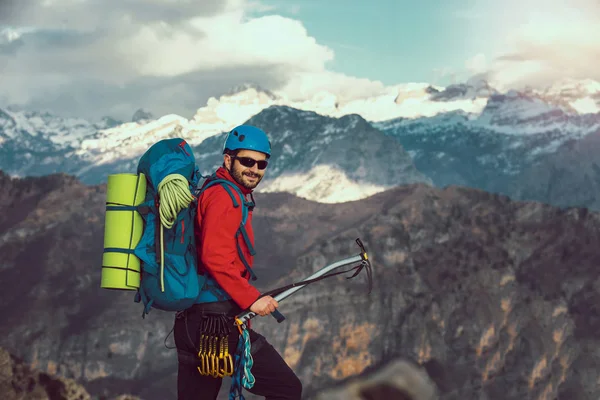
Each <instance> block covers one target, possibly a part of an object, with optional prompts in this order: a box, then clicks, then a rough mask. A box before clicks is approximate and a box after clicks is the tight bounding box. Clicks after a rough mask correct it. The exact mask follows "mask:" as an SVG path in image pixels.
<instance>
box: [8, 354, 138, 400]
mask: <svg viewBox="0 0 600 400" xmlns="http://www.w3.org/2000/svg"><path fill="white" fill-rule="evenodd" d="M0 393H1V394H2V399H3V400H22V399H27V400H91V399H92V397H91V396H90V394H89V393H88V392H87V391H86V390H85V388H84V387H82V386H81V385H79V384H78V383H77V382H75V381H74V380H73V379H69V378H62V377H59V376H52V375H49V374H48V373H45V372H41V371H37V370H34V369H32V368H30V367H29V365H27V364H26V363H24V362H23V360H20V359H18V358H16V357H15V356H13V355H11V354H10V353H8V352H7V351H6V350H5V349H3V348H1V347H0ZM106 399H107V398H106V397H101V398H100V399H99V400H106ZM112 400H140V399H139V398H138V397H136V396H131V395H120V396H117V397H113V398H112Z"/></svg>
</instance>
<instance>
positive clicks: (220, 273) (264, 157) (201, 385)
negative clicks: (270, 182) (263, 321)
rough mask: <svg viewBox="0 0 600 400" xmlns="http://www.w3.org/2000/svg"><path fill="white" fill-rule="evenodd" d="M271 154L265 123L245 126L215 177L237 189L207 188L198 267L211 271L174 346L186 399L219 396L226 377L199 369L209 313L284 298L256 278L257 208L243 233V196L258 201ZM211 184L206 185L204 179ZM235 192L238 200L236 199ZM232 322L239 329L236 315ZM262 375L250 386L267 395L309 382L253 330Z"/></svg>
mask: <svg viewBox="0 0 600 400" xmlns="http://www.w3.org/2000/svg"><path fill="white" fill-rule="evenodd" d="M270 156H271V144H270V142H269V139H268V138H267V135H266V134H265V133H264V132H263V131H262V130H260V129H258V128H256V127H253V126H249V125H241V126H238V127H236V128H234V129H233V130H232V131H231V132H230V133H229V134H228V136H227V139H226V141H225V144H224V146H223V165H222V166H221V167H220V168H218V169H217V171H216V177H217V178H220V179H225V180H227V181H229V182H231V183H232V184H234V185H235V186H236V187H237V188H238V189H239V190H240V192H241V193H242V194H243V196H244V197H245V199H240V198H239V195H238V194H237V191H235V190H230V192H228V191H227V188H226V185H224V184H215V185H213V186H211V187H208V188H207V189H205V190H204V191H203V192H202V194H201V195H200V197H199V199H198V211H197V221H196V222H197V226H196V227H195V235H196V242H197V249H198V263H199V272H200V273H201V274H203V275H205V276H206V277H207V284H206V285H205V288H206V289H205V290H203V293H202V294H201V295H200V297H199V299H198V300H197V304H195V305H194V306H192V307H191V308H190V309H188V310H186V311H184V312H182V313H179V314H178V316H177V318H176V321H175V344H176V346H177V349H178V354H179V367H178V377H177V392H178V399H179V400H188V399H189V400H192V399H193V400H200V399H211V400H212V399H216V398H217V395H218V393H219V390H220V388H221V384H222V379H221V378H219V377H216V378H215V377H212V376H204V375H201V374H200V373H199V370H198V368H197V358H196V360H194V358H193V357H192V358H190V355H192V356H194V357H195V356H196V355H197V354H198V352H199V346H200V345H199V342H200V337H201V335H202V333H201V332H200V330H201V329H202V323H203V322H202V321H203V318H206V315H214V313H217V314H219V313H220V314H222V315H223V314H224V315H227V316H228V317H233V316H235V315H237V314H239V313H240V312H241V311H243V310H247V309H250V310H251V311H253V312H255V313H256V314H258V315H260V316H265V315H269V314H271V313H272V312H274V311H275V310H276V309H277V307H278V303H277V301H276V300H275V299H273V298H272V297H271V296H264V297H261V294H260V292H259V291H258V290H257V289H256V288H255V287H254V286H252V285H251V284H250V282H249V279H250V277H251V276H252V274H253V272H252V270H251V266H252V261H253V256H252V252H251V251H250V248H249V245H250V246H252V247H253V246H254V232H253V230H252V208H250V209H249V212H248V216H247V220H246V223H245V225H244V226H245V229H246V233H247V235H246V236H247V239H248V240H249V242H250V243H249V244H248V243H246V241H245V239H244V235H242V234H238V228H239V227H240V223H241V221H242V207H241V206H240V205H241V204H242V201H244V200H246V201H249V199H248V197H250V198H251V199H252V200H253V198H252V191H253V189H254V188H256V186H257V185H258V184H259V183H260V181H261V180H262V178H263V177H264V174H265V170H266V168H267V165H268V160H269V158H270ZM205 185H206V183H205ZM231 193H233V196H235V198H236V201H237V203H238V206H237V207H235V206H234V204H233V201H232V198H231ZM229 321H230V322H231V323H229V324H228V325H229V326H230V327H233V324H232V322H233V320H232V319H231V320H229ZM249 333H250V340H251V349H252V358H253V366H252V369H251V373H252V375H253V376H254V378H255V383H254V386H253V388H252V389H249V390H248V391H249V392H251V393H254V394H257V395H260V396H265V398H266V399H268V400H275V399H278V400H279V399H281V400H283V399H294V400H299V399H300V398H301V394H302V384H301V382H300V380H299V379H298V377H297V376H296V375H295V374H294V372H293V371H292V370H291V368H290V367H289V366H288V365H287V364H286V362H285V361H284V360H283V358H282V357H281V356H280V355H279V353H278V352H277V351H276V350H275V349H274V348H273V346H271V344H269V343H268V342H267V341H266V339H265V338H264V337H263V336H262V335H259V334H258V333H256V332H255V331H254V330H252V329H249ZM228 338H229V340H228V345H229V349H232V351H231V352H232V353H233V351H234V350H235V349H236V347H237V343H238V338H239V332H238V331H237V329H235V328H233V329H232V330H231V331H230V333H229V335H228Z"/></svg>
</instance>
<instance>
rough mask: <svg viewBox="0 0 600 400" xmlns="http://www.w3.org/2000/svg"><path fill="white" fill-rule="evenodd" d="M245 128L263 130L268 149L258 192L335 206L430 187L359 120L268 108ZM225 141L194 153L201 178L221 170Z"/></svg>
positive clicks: (394, 144) (395, 146)
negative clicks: (387, 192) (392, 190)
mask: <svg viewBox="0 0 600 400" xmlns="http://www.w3.org/2000/svg"><path fill="white" fill-rule="evenodd" d="M248 123H249V124H252V125H256V126H260V127H262V128H263V129H265V131H266V132H268V133H269V135H270V139H271V144H272V148H273V150H272V151H273V155H274V156H273V158H272V161H271V164H270V166H269V169H268V173H267V175H266V176H265V179H264V181H263V183H261V187H260V190H259V192H260V191H262V192H282V191H283V192H291V193H294V194H296V195H298V196H300V197H304V198H306V199H309V200H316V201H320V202H323V203H335V202H343V201H351V200H358V199H362V198H365V197H368V196H370V195H373V194H375V193H378V192H381V191H384V190H386V189H388V188H390V187H393V186H398V185H401V184H409V183H416V182H423V183H427V184H431V180H430V179H429V178H427V177H426V176H424V175H423V174H421V173H420V172H419V171H417V170H416V169H415V167H414V165H413V163H412V160H411V159H410V156H409V155H408V154H407V153H406V152H405V151H404V149H403V148H402V146H401V145H400V143H399V142H398V141H397V140H395V139H393V138H391V137H388V136H386V135H384V134H383V133H381V132H380V131H378V130H376V129H375V128H373V127H372V126H371V125H370V124H369V123H368V122H367V121H366V120H365V119H364V118H362V117H360V116H358V115H347V116H344V117H342V118H332V117H325V116H321V115H319V114H317V113H315V112H312V111H301V110H297V109H293V108H290V107H285V106H273V107H270V108H268V109H266V110H264V111H262V112H260V113H259V114H258V115H256V116H254V117H252V118H251V119H250V120H249V121H248ZM225 135H226V134H221V135H216V136H212V137H210V138H208V139H206V140H204V141H203V142H202V143H201V144H200V145H199V146H196V147H195V148H194V152H195V154H197V155H198V156H199V160H198V164H199V165H200V166H201V168H202V169H203V171H202V172H203V174H208V173H210V172H211V171H214V169H215V168H216V167H218V166H219V165H220V164H222V160H223V156H222V153H221V151H222V148H223V141H224V140H225Z"/></svg>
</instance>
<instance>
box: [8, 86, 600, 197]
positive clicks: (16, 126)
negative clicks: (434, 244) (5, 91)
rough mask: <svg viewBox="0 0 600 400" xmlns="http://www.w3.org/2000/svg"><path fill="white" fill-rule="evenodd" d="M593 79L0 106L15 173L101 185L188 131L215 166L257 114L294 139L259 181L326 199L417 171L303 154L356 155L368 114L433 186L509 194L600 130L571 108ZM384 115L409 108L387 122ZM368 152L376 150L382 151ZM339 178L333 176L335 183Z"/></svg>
mask: <svg viewBox="0 0 600 400" xmlns="http://www.w3.org/2000/svg"><path fill="white" fill-rule="evenodd" d="M596 85H597V83H595V82H594V81H584V82H579V81H578V82H576V83H574V82H567V83H563V84H562V86H557V85H555V86H553V87H552V88H548V89H546V90H543V91H541V90H537V91H534V90H525V91H509V92H507V93H499V92H498V91H496V90H495V89H493V88H492V87H490V86H489V84H488V83H487V82H485V81H482V80H472V81H469V82H466V83H464V84H459V85H451V86H448V87H446V88H442V87H434V86H432V85H428V84H406V85H399V86H396V87H394V88H388V89H386V92H385V93H383V94H381V95H379V96H374V97H370V98H368V99H362V100H354V101H351V102H347V103H342V102H339V101H338V99H337V97H336V96H333V95H331V94H327V93H324V94H322V96H321V97H317V98H315V99H312V100H310V101H304V102H291V104H293V105H294V106H290V105H286V104H288V103H290V102H289V101H288V100H287V99H286V98H285V97H284V96H281V95H278V94H277V93H273V92H269V91H268V90H265V89H262V88H261V87H260V86H258V85H242V86H240V87H237V88H234V89H233V90H231V91H230V92H229V93H227V94H225V95H223V96H221V97H220V98H219V99H216V98H211V99H210V100H209V101H208V102H207V104H206V106H205V107H202V108H200V109H198V111H197V113H196V114H195V115H194V117H193V118H192V119H190V120H188V119H186V118H184V117H181V116H178V115H165V116H162V117H160V118H157V119H151V118H152V117H151V115H150V114H149V113H147V112H145V111H143V110H139V112H136V115H134V118H132V119H133V122H128V123H117V122H116V121H113V120H110V119H109V118H106V119H104V120H103V121H101V122H99V123H90V122H88V121H85V120H81V119H69V118H61V117H57V116H52V115H50V114H48V113H35V112H23V111H15V110H12V109H7V110H3V111H0V156H1V157H0V169H2V170H4V171H5V172H7V173H9V174H11V175H18V176H27V175H45V174H49V173H54V172H66V173H69V174H73V175H76V176H77V177H79V178H80V179H81V180H82V181H83V182H85V183H89V184H96V183H100V182H105V181H106V176H107V175H108V174H110V173H116V172H127V171H134V170H135V167H136V165H137V161H138V159H139V157H140V156H141V155H142V154H143V152H144V151H146V149H147V148H148V147H149V146H150V145H152V144H153V143H155V142H156V141H158V140H160V139H164V138H168V137H175V136H179V137H184V138H185V139H186V140H187V141H188V142H189V143H190V144H191V145H192V146H193V147H194V148H196V149H198V154H197V155H198V157H199V163H200V164H201V165H202V166H203V167H204V166H208V167H207V168H212V167H213V166H215V165H217V164H218V163H219V162H220V161H219V159H218V157H217V156H216V153H215V154H212V155H211V152H216V151H217V149H218V147H219V146H220V145H219V146H217V145H215V144H214V143H217V142H218V141H220V140H222V137H223V136H222V133H223V132H226V131H229V130H230V129H231V128H233V127H234V126H236V125H238V124H242V123H244V122H246V121H248V120H251V121H254V122H255V123H257V124H259V125H261V126H263V127H264V128H265V129H266V130H267V131H268V132H269V133H270V134H272V135H273V136H274V138H275V140H277V138H278V137H279V135H281V133H282V132H287V133H286V135H289V137H291V138H293V139H294V143H295V145H294V146H293V147H290V146H291V145H288V146H282V147H281V148H280V154H279V157H277V159H276V160H275V159H274V161H273V168H270V169H269V176H268V180H267V181H265V182H264V185H263V188H262V190H268V191H277V190H278V191H289V192H292V193H295V194H298V195H300V196H303V197H307V198H310V199H315V200H319V201H326V202H332V201H342V200H351V199H355V198H361V197H364V196H367V195H368V194H371V193H375V192H377V191H380V190H383V188H385V187H388V186H389V185H393V184H395V183H397V182H407V181H409V180H410V179H408V180H407V179H406V176H405V177H403V178H401V179H398V180H394V179H391V180H381V179H380V178H381V177H380V176H379V175H378V174H373V173H372V171H380V172H381V171H385V168H387V166H386V165H385V164H380V163H379V162H378V161H377V162H375V163H372V162H371V161H369V160H367V158H368V157H367V158H365V159H364V160H367V161H365V164H362V166H360V168H359V167H357V166H358V165H359V164H352V162H350V163H349V164H348V162H349V161H348V160H349V159H350V158H351V157H354V156H349V155H343V156H335V157H334V158H335V162H333V161H331V160H332V159H330V160H329V162H326V161H325V158H327V156H325V155H322V156H320V157H318V158H314V156H315V155H316V154H317V153H318V152H316V150H315V149H314V148H312V147H310V148H311V149H312V150H311V151H312V153H310V154H308V153H307V154H304V150H302V148H303V147H304V146H305V144H303V143H304V141H307V142H306V143H311V144H310V146H317V144H315V143H321V144H320V145H323V144H324V145H327V148H328V149H329V150H328V152H329V154H337V153H335V152H334V150H335V148H337V147H339V143H344V145H343V146H342V148H344V149H346V150H347V151H348V152H349V153H348V154H358V153H356V151H355V150H356V149H360V148H361V147H362V146H364V143H359V142H356V141H355V142H351V141H350V142H348V143H349V144H348V145H347V146H346V144H345V142H337V141H335V140H334V138H338V137H342V138H343V137H345V135H346V133H348V134H350V135H351V136H352V135H354V136H356V137H360V135H358V134H357V133H356V132H354V130H353V129H354V128H353V126H354V125H355V124H358V125H360V126H363V125H364V120H369V121H371V124H372V125H373V126H375V127H376V128H377V129H379V130H380V131H383V132H384V133H385V134H386V135H387V136H390V137H393V138H394V139H396V141H399V142H400V143H401V145H402V146H401V147H399V148H394V149H395V150H394V151H396V152H400V153H402V152H403V150H402V149H405V150H406V151H408V153H409V154H410V155H411V156H412V157H413V158H414V163H415V165H416V167H417V170H418V171H420V172H422V173H424V174H425V175H426V176H428V177H430V178H431V180H432V182H433V183H434V184H436V185H440V186H444V185H448V184H462V185H467V186H473V187H478V188H483V189H486V190H491V191H499V192H505V193H506V192H508V193H509V194H511V192H510V191H509V189H507V187H508V186H510V185H509V182H510V181H514V180H515V179H517V178H518V176H520V174H522V173H524V171H526V170H527V169H528V168H530V167H532V166H534V165H536V163H537V162H538V160H539V159H540V157H542V156H544V155H547V154H553V153H554V152H556V151H558V149H559V148H561V146H563V145H564V144H565V143H568V142H569V141H573V140H580V139H581V138H584V137H586V136H587V135H589V134H591V133H594V132H598V131H599V129H600V120H599V119H600V117H599V116H600V114H580V113H579V112H578V110H577V109H576V107H575V106H576V105H578V104H581V101H584V100H585V99H588V98H594V99H595V98H597V97H598V96H599V94H598V93H600V91H598V87H597V86H600V85H597V86H596ZM582 99H583V100H582ZM580 109H581V108H580ZM273 110H277V111H273ZM351 112H355V114H352V113H351ZM263 113H265V114H263ZM349 113H350V114H349ZM280 114H281V115H280ZM264 115H268V116H269V117H268V118H267V117H264ZM283 115H285V118H283V117H282V116H283ZM358 115H360V116H361V117H362V118H363V119H362V120H361V122H360V123H359V122H356V121H357V120H355V118H359V117H358ZM386 115H387V116H395V117H397V116H398V115H402V116H401V117H399V118H393V119H389V120H380V119H381V118H383V117H384V116H386ZM136 116H137V118H136ZM274 120H276V121H278V122H277V123H274V122H273V121H274ZM324 121H328V122H324ZM360 129H361V132H371V134H372V135H373V136H374V137H379V135H380V132H379V131H377V130H368V129H367V128H364V129H363V128H360ZM353 132H354V133H353ZM213 137H214V139H213ZM286 140H287V139H286ZM377 140H378V141H379V140H383V139H377ZM213 141H216V142H213ZM319 141H321V142H319ZM330 143H335V146H334V145H330ZM386 143H388V145H389V146H391V144H390V143H391V142H386ZM390 148H393V147H390ZM309 155H310V157H309ZM215 157H216V158H215ZM311 157H312V158H311ZM369 157H372V158H373V159H378V158H379V157H380V155H375V153H373V154H371V155H370V156H369ZM361 162H362V161H361ZM286 163H289V165H287V164H286ZM402 163H404V161H402ZM402 163H401V164H402ZM340 165H342V167H339V166H340ZM402 165H404V164H402ZM375 166H377V167H375ZM363 167H364V168H363ZM353 168H354V169H353ZM381 168H383V169H381ZM356 171H358V172H356ZM361 171H362V172H361ZM205 172H206V171H205ZM387 172H389V173H392V172H393V173H398V172H399V171H387ZM361 173H362V174H363V176H361ZM415 176H416V175H415ZM421 178H423V177H420V178H419V179H421ZM411 179H412V178H411ZM423 179H424V180H426V178H423ZM417 180H418V179H417ZM332 182H335V183H336V185H333V186H328V185H331V183H332ZM357 182H360V188H359V187H358V186H356V184H357ZM342 183H344V185H342ZM341 186H344V187H346V188H348V189H347V194H342V193H340V192H338V188H339V187H341ZM513 186H514V185H513ZM350 193H354V194H350ZM520 193H523V192H522V191H521V192H520Z"/></svg>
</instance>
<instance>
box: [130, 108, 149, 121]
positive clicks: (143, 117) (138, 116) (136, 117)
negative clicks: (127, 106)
mask: <svg viewBox="0 0 600 400" xmlns="http://www.w3.org/2000/svg"><path fill="white" fill-rule="evenodd" d="M151 119H154V116H153V115H152V113H150V112H148V111H145V110H144V109H142V108H140V109H139V110H137V111H136V112H135V113H134V114H133V117H131V122H140V121H148V120H151Z"/></svg>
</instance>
